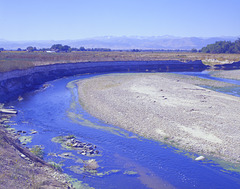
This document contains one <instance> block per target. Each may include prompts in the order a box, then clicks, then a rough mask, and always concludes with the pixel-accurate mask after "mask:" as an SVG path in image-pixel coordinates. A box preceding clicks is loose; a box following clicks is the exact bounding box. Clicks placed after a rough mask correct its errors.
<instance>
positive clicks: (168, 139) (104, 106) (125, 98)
mask: <svg viewBox="0 0 240 189" xmlns="http://www.w3.org/2000/svg"><path fill="white" fill-rule="evenodd" d="M209 83H210V84H209ZM199 85H210V86H213V87H224V86H225V85H226V86H228V85H230V84H226V83H223V82H217V81H216V82H215V81H209V80H204V79H199V78H195V77H192V76H183V75H178V74H171V73H149V74H148V73H136V74H107V75H102V76H97V77H92V78H89V79H85V80H80V81H79V82H78V92H79V100H80V103H81V104H82V106H83V108H84V109H85V110H86V111H88V112H89V113H90V114H92V115H93V116H95V117H97V118H99V119H101V120H103V121H104V122H106V123H109V124H112V125H115V126H118V127H121V128H123V129H126V130H128V131H131V132H134V133H137V134H139V135H141V136H144V137H146V138H150V139H153V140H157V141H161V142H165V143H168V144H171V145H173V146H176V147H178V148H180V149H184V150H187V151H191V152H195V153H197V154H200V155H211V156H215V157H220V158H221V159H224V160H227V161H231V162H238V161H240V119H239V112H240V99H239V97H235V96H231V95H227V94H223V93H219V92H216V91H213V90H210V89H206V88H203V87H200V86H199Z"/></svg>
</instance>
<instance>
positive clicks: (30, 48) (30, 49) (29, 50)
mask: <svg viewBox="0 0 240 189" xmlns="http://www.w3.org/2000/svg"><path fill="white" fill-rule="evenodd" d="M26 50H27V51H28V52H33V51H34V48H33V47H32V46H29V47H27V48H26Z"/></svg>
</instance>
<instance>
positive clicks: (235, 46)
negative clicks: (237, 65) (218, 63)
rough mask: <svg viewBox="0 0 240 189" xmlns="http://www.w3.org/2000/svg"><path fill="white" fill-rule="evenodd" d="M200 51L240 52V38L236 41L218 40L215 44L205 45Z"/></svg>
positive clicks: (215, 52)
mask: <svg viewBox="0 0 240 189" xmlns="http://www.w3.org/2000/svg"><path fill="white" fill-rule="evenodd" d="M199 52H202V53H214V54H218V53H232V54H240V38H239V39H237V40H236V41H235V42H231V41H217V42H215V43H214V44H209V45H207V46H206V47H203V48H202V49H201V50H200V51H199Z"/></svg>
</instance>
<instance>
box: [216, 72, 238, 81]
mask: <svg viewBox="0 0 240 189" xmlns="http://www.w3.org/2000/svg"><path fill="white" fill-rule="evenodd" d="M211 75H212V76H213V77H221V78H226V79H235V80H240V70H226V71H217V72H213V73H212V74H211Z"/></svg>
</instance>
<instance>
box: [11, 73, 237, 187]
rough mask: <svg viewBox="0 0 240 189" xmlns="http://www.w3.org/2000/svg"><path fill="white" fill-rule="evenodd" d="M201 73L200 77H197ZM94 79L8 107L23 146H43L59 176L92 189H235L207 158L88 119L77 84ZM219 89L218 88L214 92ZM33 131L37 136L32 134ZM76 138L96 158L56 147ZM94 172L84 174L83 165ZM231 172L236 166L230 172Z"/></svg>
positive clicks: (64, 82)
mask: <svg viewBox="0 0 240 189" xmlns="http://www.w3.org/2000/svg"><path fill="white" fill-rule="evenodd" d="M199 74H201V73H199ZM93 76H96V75H81V76H74V77H68V78H62V79H59V80H55V81H52V82H48V83H47V84H48V85H44V87H42V88H40V89H39V90H37V91H34V92H30V93H28V94H25V95H24V96H22V97H23V100H22V101H20V102H18V101H14V102H10V103H9V104H8V106H14V107H15V108H16V109H17V110H18V111H19V113H18V115H17V116H16V117H14V118H12V120H11V121H12V122H11V126H12V127H14V128H15V129H16V131H20V130H21V131H23V130H24V131H26V133H25V134H21V135H22V136H25V137H31V138H32V140H31V142H29V143H27V142H26V141H25V142H26V143H27V144H26V146H28V147H32V146H34V145H42V146H43V147H44V160H46V161H54V162H56V163H58V164H61V166H62V169H63V172H65V173H67V174H69V175H71V176H72V177H73V178H75V179H78V181H81V183H80V182H78V184H81V185H84V187H94V188H239V187H240V174H239V173H237V172H233V171H229V170H227V169H224V168H223V167H222V166H220V165H219V164H217V163H216V162H215V161H213V160H211V159H205V160H204V161H195V160H194V159H195V158H196V157H198V156H199V155H200V154H194V153H190V152H186V151H183V150H179V149H177V148H174V147H171V146H170V145H168V144H164V143H161V142H159V141H154V140H151V139H146V138H144V137H141V136H139V135H137V134H134V133H131V132H129V131H126V130H124V129H120V128H118V127H116V126H113V125H110V124H106V123H104V122H103V121H101V120H98V119H96V118H95V117H93V116H91V115H90V114H88V113H87V112H86V111H85V110H84V109H83V108H82V106H81V103H79V100H78V93H77V85H76V82H77V81H79V79H87V78H89V77H93ZM218 89H219V88H218ZM32 130H34V131H37V133H36V134H31V133H32ZM69 135H74V136H75V137H76V139H77V140H79V141H81V142H84V143H86V144H91V145H94V146H96V149H97V150H98V151H99V153H98V154H97V155H96V154H95V155H90V156H88V155H83V154H79V153H77V152H78V151H77V150H74V149H70V148H64V146H63V145H61V144H60V143H56V142H54V140H53V138H55V137H58V136H69ZM91 159H94V160H96V162H97V164H98V165H99V167H98V168H97V169H96V170H94V171H93V170H91V171H89V170H86V169H84V165H85V163H84V162H86V161H87V160H91ZM228 168H229V169H231V168H234V167H231V166H230V167H228Z"/></svg>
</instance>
